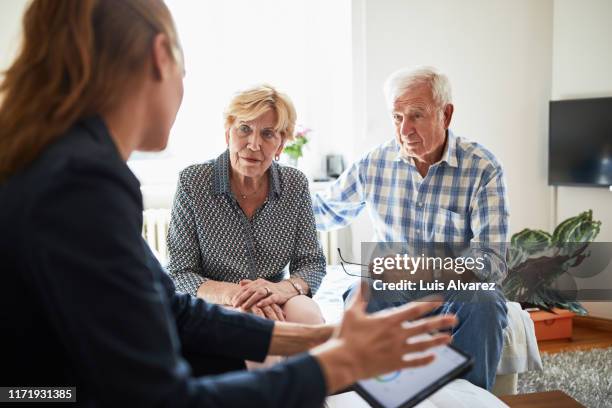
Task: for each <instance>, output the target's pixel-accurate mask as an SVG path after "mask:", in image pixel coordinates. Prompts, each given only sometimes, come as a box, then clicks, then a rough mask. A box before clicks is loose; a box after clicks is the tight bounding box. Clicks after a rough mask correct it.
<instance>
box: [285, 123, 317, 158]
mask: <svg viewBox="0 0 612 408" xmlns="http://www.w3.org/2000/svg"><path fill="white" fill-rule="evenodd" d="M311 131H312V129H308V128H305V127H302V126H300V127H299V128H298V130H297V132H295V139H293V141H292V142H289V143H287V144H286V145H285V148H284V149H283V152H284V153H285V154H286V155H287V156H289V157H291V158H292V159H293V160H295V161H297V160H298V159H299V158H300V157H302V156H303V155H304V152H303V149H304V146H305V145H306V144H307V143H308V133H310V132H311Z"/></svg>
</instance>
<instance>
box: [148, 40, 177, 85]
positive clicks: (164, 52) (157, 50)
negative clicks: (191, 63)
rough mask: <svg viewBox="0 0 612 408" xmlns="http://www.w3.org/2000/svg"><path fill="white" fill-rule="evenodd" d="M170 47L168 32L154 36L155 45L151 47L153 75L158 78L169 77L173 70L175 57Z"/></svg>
mask: <svg viewBox="0 0 612 408" xmlns="http://www.w3.org/2000/svg"><path fill="white" fill-rule="evenodd" d="M170 49H171V46H170V41H169V40H168V36H166V34H162V33H159V34H157V35H156V36H155V37H154V38H153V47H152V49H151V54H152V55H151V56H152V60H153V75H155V78H156V79H158V80H161V79H164V78H167V77H168V76H169V75H170V72H171V70H172V66H173V64H174V59H173V58H172V55H171V53H170Z"/></svg>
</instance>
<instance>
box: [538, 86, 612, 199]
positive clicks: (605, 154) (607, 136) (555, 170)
mask: <svg viewBox="0 0 612 408" xmlns="http://www.w3.org/2000/svg"><path fill="white" fill-rule="evenodd" d="M549 114H550V120H549V139H548V146H549V148H548V184H550V185H565V186H592V187H606V188H609V187H610V186H612V98H592V99H573V100H564V101H551V102H550V111H549Z"/></svg>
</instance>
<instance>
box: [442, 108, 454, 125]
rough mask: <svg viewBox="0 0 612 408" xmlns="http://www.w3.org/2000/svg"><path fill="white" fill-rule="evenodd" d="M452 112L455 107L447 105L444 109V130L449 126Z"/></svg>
mask: <svg viewBox="0 0 612 408" xmlns="http://www.w3.org/2000/svg"><path fill="white" fill-rule="evenodd" d="M454 111H455V107H454V106H453V104H452V103H449V104H448V105H446V106H445V107H444V129H448V127H449V126H450V123H451V119H452V118H453V112H454Z"/></svg>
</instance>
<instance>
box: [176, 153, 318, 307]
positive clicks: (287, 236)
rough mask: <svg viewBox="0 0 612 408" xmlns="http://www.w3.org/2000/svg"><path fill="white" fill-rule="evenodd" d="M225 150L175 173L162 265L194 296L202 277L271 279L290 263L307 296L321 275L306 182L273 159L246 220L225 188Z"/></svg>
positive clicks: (227, 165)
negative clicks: (263, 193) (266, 184)
mask: <svg viewBox="0 0 612 408" xmlns="http://www.w3.org/2000/svg"><path fill="white" fill-rule="evenodd" d="M229 171H230V162H229V151H227V150H226V151H225V152H224V153H223V154H221V156H219V157H218V158H217V159H214V160H211V161H209V162H206V163H203V164H196V165H193V166H190V167H187V168H186V169H184V170H183V171H181V174H180V176H179V181H178V186H177V191H176V195H175V197H174V205H173V208H172V216H171V220H170V229H169V231H168V253H169V258H170V260H169V263H168V271H169V273H170V276H171V277H172V279H173V280H174V282H175V284H176V288H177V290H178V291H179V292H185V293H189V294H191V295H194V296H195V295H196V292H197V290H198V287H199V286H200V285H201V284H202V282H204V281H205V280H206V279H213V280H216V281H225V282H233V283H238V282H239V281H240V280H242V279H257V278H264V279H267V280H270V281H272V282H278V281H280V280H282V279H283V278H284V277H285V276H284V274H285V268H286V266H287V264H289V273H290V275H291V276H292V277H299V278H301V279H303V280H304V281H305V282H306V283H308V286H309V287H310V291H311V294H312V295H314V293H315V292H316V291H317V289H318V288H319V285H320V284H321V280H322V279H323V277H324V275H325V264H326V262H325V256H324V255H323V250H322V248H321V245H320V243H319V240H318V238H317V232H316V229H315V221H314V216H313V212H312V205H311V198H310V191H309V189H308V180H307V179H306V177H305V176H304V174H303V173H302V172H300V171H299V170H297V169H294V168H293V167H285V166H282V165H279V164H278V163H276V162H273V163H272V165H271V166H270V169H269V171H268V174H269V177H270V192H269V194H268V197H267V198H266V201H265V202H264V204H263V205H262V206H261V207H260V208H259V209H258V210H257V211H256V212H255V214H254V215H253V217H252V218H251V219H250V220H249V219H248V218H247V217H246V215H245V214H244V212H243V211H242V209H241V208H240V206H239V205H238V202H237V201H236V198H235V197H234V194H233V193H232V190H231V188H230V173H229Z"/></svg>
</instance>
